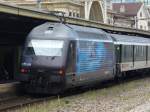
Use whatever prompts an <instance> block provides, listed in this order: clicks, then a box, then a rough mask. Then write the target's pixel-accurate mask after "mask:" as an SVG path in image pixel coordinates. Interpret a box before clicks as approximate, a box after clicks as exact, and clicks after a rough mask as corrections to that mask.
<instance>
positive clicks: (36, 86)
mask: <svg viewBox="0 0 150 112" xmlns="http://www.w3.org/2000/svg"><path fill="white" fill-rule="evenodd" d="M114 54H115V52H114V44H113V40H112V38H111V37H110V36H108V35H107V34H106V33H105V32H104V31H102V30H101V29H96V28H88V27H83V26H76V25H69V24H63V23H49V22H48V23H45V24H42V25H40V26H38V27H36V28H34V29H33V30H32V31H31V32H30V34H29V35H28V37H27V40H26V44H25V48H24V52H23V55H22V63H21V75H20V78H19V80H20V81H21V82H23V83H24V84H25V88H26V90H27V91H28V92H31V93H32V92H33V93H52V94H53V93H54V94H55V93H58V92H61V91H63V90H65V89H67V88H72V87H75V86H84V85H89V84H93V83H96V82H99V81H101V80H106V79H111V78H113V77H114V69H115V63H114V62H115V55H114Z"/></svg>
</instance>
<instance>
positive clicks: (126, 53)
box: [122, 45, 133, 62]
mask: <svg viewBox="0 0 150 112" xmlns="http://www.w3.org/2000/svg"><path fill="white" fill-rule="evenodd" d="M132 60H133V46H132V45H122V62H130V61H132Z"/></svg>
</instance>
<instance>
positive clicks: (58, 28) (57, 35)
mask: <svg viewBox="0 0 150 112" xmlns="http://www.w3.org/2000/svg"><path fill="white" fill-rule="evenodd" d="M28 37H29V38H32V39H72V40H76V39H81V37H82V38H84V37H85V38H84V39H89V38H92V39H94V38H96V39H104V40H111V37H109V36H106V33H105V32H104V31H103V30H101V29H96V28H89V27H84V26H77V25H70V24H62V23H50V22H46V23H44V24H42V25H39V26H37V27H35V28H34V29H33V30H32V31H31V32H30V34H29V35H28ZM79 37H80V38H79Z"/></svg>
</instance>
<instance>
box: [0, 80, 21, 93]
mask: <svg viewBox="0 0 150 112" xmlns="http://www.w3.org/2000/svg"><path fill="white" fill-rule="evenodd" d="M19 84H20V83H19V82H6V83H1V84H0V95H1V94H4V93H16V91H17V87H18V86H19Z"/></svg>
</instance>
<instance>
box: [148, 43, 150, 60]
mask: <svg viewBox="0 0 150 112" xmlns="http://www.w3.org/2000/svg"><path fill="white" fill-rule="evenodd" d="M148 60H150V46H148Z"/></svg>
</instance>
